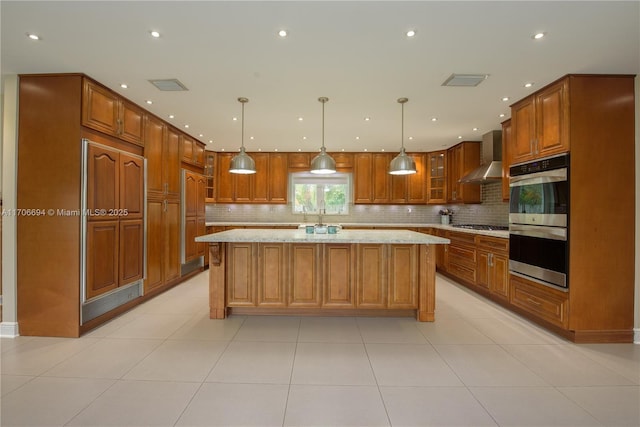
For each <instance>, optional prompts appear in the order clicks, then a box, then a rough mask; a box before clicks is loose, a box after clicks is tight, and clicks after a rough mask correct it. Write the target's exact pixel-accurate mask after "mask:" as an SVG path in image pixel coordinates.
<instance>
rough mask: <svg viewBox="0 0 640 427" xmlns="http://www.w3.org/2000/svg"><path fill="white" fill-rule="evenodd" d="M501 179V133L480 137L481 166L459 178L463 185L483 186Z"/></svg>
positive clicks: (495, 131) (499, 131)
mask: <svg viewBox="0 0 640 427" xmlns="http://www.w3.org/2000/svg"><path fill="white" fill-rule="evenodd" d="M498 179H502V131H501V130H493V131H491V132H487V133H485V134H484V135H482V164H481V165H480V167H479V168H477V169H474V170H473V171H471V172H470V173H468V174H467V175H465V176H463V177H462V178H460V182H462V183H464V184H483V183H486V182H494V181H496V180H498Z"/></svg>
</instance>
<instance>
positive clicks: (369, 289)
mask: <svg viewBox="0 0 640 427" xmlns="http://www.w3.org/2000/svg"><path fill="white" fill-rule="evenodd" d="M386 247H387V246H385V245H366V244H359V245H357V251H358V255H357V256H358V262H357V264H356V265H357V266H358V271H357V279H356V281H357V289H356V292H357V307H358V308H385V307H386V305H387V293H386V290H387V283H388V277H387V265H386V262H385V260H386V259H387V257H386V250H385V248H386Z"/></svg>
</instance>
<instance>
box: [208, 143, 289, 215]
mask: <svg viewBox="0 0 640 427" xmlns="http://www.w3.org/2000/svg"><path fill="white" fill-rule="evenodd" d="M247 154H248V155H249V156H251V157H252V158H253V160H254V161H255V164H256V173H254V174H232V173H230V172H229V166H230V164H231V159H232V158H233V156H235V153H217V154H216V157H217V161H216V167H217V170H216V180H217V183H216V184H215V186H216V201H217V202H218V203H274V204H285V203H287V200H288V197H287V191H288V183H289V182H288V178H289V177H288V170H289V165H288V159H287V153H247Z"/></svg>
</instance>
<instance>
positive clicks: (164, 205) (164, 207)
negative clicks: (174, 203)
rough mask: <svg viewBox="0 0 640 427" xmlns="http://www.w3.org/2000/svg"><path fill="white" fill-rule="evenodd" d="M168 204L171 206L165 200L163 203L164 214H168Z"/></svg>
mask: <svg viewBox="0 0 640 427" xmlns="http://www.w3.org/2000/svg"><path fill="white" fill-rule="evenodd" d="M168 204H169V203H168V202H167V199H164V200H163V201H162V205H163V206H162V212H166V211H167V210H168Z"/></svg>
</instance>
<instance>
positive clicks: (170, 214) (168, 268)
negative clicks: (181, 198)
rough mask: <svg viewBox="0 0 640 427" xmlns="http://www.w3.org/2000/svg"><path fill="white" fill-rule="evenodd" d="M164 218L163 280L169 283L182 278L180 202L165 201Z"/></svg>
mask: <svg viewBox="0 0 640 427" xmlns="http://www.w3.org/2000/svg"><path fill="white" fill-rule="evenodd" d="M164 209H165V212H164V216H163V227H164V230H163V234H164V236H163V239H164V242H163V245H164V258H163V273H164V275H163V279H164V282H165V283H166V282H168V281H170V280H173V279H177V278H178V277H180V202H178V201H175V200H165V208H164Z"/></svg>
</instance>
